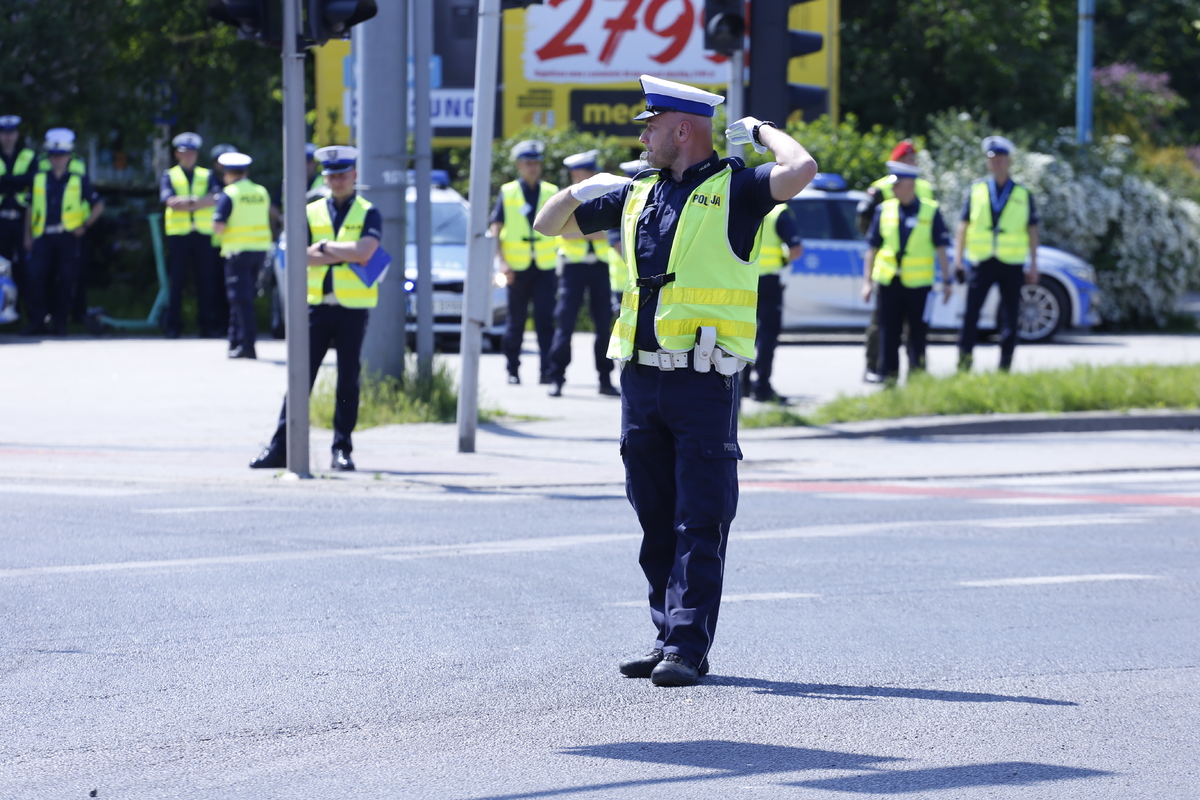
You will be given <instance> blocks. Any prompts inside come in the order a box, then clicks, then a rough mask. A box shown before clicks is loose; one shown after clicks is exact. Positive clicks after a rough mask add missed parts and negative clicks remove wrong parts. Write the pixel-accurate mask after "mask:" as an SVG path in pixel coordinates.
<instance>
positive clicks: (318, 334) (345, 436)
mask: <svg viewBox="0 0 1200 800" xmlns="http://www.w3.org/2000/svg"><path fill="white" fill-rule="evenodd" d="M366 333H367V309H365V308H342V307H341V306H309V307H308V391H309V393H311V392H312V387H313V384H314V383H316V380H317V371H318V370H319V369H320V368H321V362H322V361H324V360H325V354H326V353H328V352H329V348H330V347H332V348H334V350H335V351H336V352H337V390H336V394H335V395H334V397H335V400H336V405H335V406H334V409H333V449H334V450H345V451H346V452H347V453H349V452H350V451H352V450H353V449H354V445H353V444H352V443H351V441H350V434H351V433H353V431H354V426H355V425H357V424H358V380H359V377H360V375H361V374H362V361H361V357H362V343H363V337H364V336H365V335H366ZM271 447H272V448H285V447H287V398H286V397H285V398H283V408H282V409H280V411H279V425H278V426H277V427H276V428H275V435H274V436H273V437H271Z"/></svg>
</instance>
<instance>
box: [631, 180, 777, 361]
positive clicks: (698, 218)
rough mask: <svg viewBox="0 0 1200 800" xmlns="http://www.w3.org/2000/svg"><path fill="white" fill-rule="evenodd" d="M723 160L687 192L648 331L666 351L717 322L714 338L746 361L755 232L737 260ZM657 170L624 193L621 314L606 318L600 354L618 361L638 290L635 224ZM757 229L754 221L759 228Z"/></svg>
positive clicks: (754, 287) (752, 323) (751, 331)
mask: <svg viewBox="0 0 1200 800" xmlns="http://www.w3.org/2000/svg"><path fill="white" fill-rule="evenodd" d="M732 175H733V171H732V170H731V169H730V168H729V166H728V165H724V166H723V167H722V169H721V170H720V171H719V172H717V173H716V174H715V175H713V176H712V177H711V178H709V179H708V180H706V181H704V183H702V184H700V185H699V186H698V187H696V188H695V189H694V190H693V191H692V196H691V198H690V199H689V200H688V201H687V203H685V204H684V207H683V211H682V212H681V213H680V215H679V222H678V223H677V224H676V228H675V237H674V239H673V240H672V242H671V253H670V257H669V258H668V259H667V274H668V275H674V276H675V278H674V280H673V281H671V282H670V283H667V284H665V285H664V286H663V287H662V289H660V290H659V291H658V307H657V308H656V309H655V311H654V333H655V335H656V336H657V337H658V342H659V345H660V346H661V347H662V349H664V350H668V351H671V352H676V353H679V352H685V351H687V350H691V349H692V347H693V346H694V345H695V343H696V330H697V329H698V328H707V327H713V328H716V329H717V345H718V346H719V347H721V348H722V349H723V350H725V351H726V352H728V353H732V354H733V355H736V356H738V357H739V358H742V359H744V360H745V361H749V362H752V361H754V335H755V332H756V329H757V328H756V325H757V323H756V315H757V309H758V269H757V267H756V266H755V264H756V262H757V261H758V254H759V249H760V246H761V244H762V237H761V235H760V236H757V237H756V238H755V241H754V246H753V248H752V249H751V253H750V257H749V259H747V260H742V259H741V258H739V257H738V256H737V254H735V253H734V252H733V247H732V246H731V245H730V244H729V236H728V224H729V182H730V176H732ZM657 182H658V175H648V176H647V177H645V178H642V179H640V180H635V181H634V182H633V184H632V186H631V187H630V189H629V193H628V194H627V195H626V197H625V209H624V211H623V212H622V219H621V246H622V248H624V250H625V252H626V253H630V254H631V255H630V269H629V281H628V282H627V283H626V285H625V293H624V294H623V295H622V296H621V314H620V316H619V317H618V318H617V321H616V323H615V324H614V325H613V333H612V337H611V338H610V339H609V343H608V357H609V358H614V359H617V360H619V361H626V360H628V359H629V358H631V357H632V356H633V350H634V333H635V330H636V327H637V316H638V305H639V299H640V298H639V294H640V289H639V287H638V285H637V280H636V278H637V268H636V261H635V259H636V255H635V254H636V252H637V251H636V249H635V247H636V245H635V242H636V236H635V233H636V230H637V223H638V217H639V216H640V215H641V213H642V209H643V208H645V205H646V200H647V198H648V197H649V196H650V190H651V188H652V187H653V186H654V184H655V183H657ZM759 230H760V232H761V228H760V229H759Z"/></svg>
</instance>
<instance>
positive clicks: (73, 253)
mask: <svg viewBox="0 0 1200 800" xmlns="http://www.w3.org/2000/svg"><path fill="white" fill-rule="evenodd" d="M82 252H83V240H82V239H81V238H79V237H78V236H76V235H75V234H73V233H48V234H46V235H44V236H39V237H38V238H36V239H34V240H33V253H32V254H31V255H30V257H29V275H28V284H29V301H28V302H27V303H26V305H25V310H26V311H27V312H28V313H29V325H30V327H31V328H32V329H33V330H35V331H40V330H42V329H43V328H44V322H43V320H44V319H45V317H46V313H47V312H49V313H50V315H51V317H52V318H53V321H54V333H55V334H58V335H60V336H61V335H62V334H64V333H66V332H67V318H68V316H70V313H71V301H72V300H74V299H75V285H76V284H77V283H78V282H79V270H80V265H81V256H82ZM51 298H53V301H52V302H51ZM48 305H50V306H51V307H50V308H47V306H48Z"/></svg>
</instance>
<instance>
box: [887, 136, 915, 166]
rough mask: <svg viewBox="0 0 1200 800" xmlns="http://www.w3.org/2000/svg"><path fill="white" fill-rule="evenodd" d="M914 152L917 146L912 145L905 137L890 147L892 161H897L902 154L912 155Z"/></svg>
mask: <svg viewBox="0 0 1200 800" xmlns="http://www.w3.org/2000/svg"><path fill="white" fill-rule="evenodd" d="M915 152H917V148H915V147H913V144H912V142H910V141H908V140H907V139H905V140H904V141H903V142H901V143H900V144H898V145H896V146H895V147H893V148H892V161H899V160H900V159H901V158H903V157H904V156H908V155H912V154H913V153H915Z"/></svg>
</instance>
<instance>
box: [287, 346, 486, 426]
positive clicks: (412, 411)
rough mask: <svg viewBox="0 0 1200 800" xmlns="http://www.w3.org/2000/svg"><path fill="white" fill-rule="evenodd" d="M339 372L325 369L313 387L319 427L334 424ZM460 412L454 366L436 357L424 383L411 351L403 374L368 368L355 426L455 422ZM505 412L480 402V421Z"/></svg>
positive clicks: (312, 411) (314, 419)
mask: <svg viewBox="0 0 1200 800" xmlns="http://www.w3.org/2000/svg"><path fill="white" fill-rule="evenodd" d="M336 375H337V373H336V372H335V371H334V370H322V372H321V375H320V377H319V378H318V379H317V384H316V386H314V387H313V392H312V397H311V399H310V401H309V415H310V417H311V419H312V424H313V425H314V426H315V427H318V428H332V427H333V412H334V408H335V406H336V404H337V400H336V389H337V377H336ZM457 414H458V387H457V386H456V385H455V382H454V375H453V374H452V373H451V371H450V368H449V367H448V366H447V365H446V363H445V362H444V361H439V360H437V359H434V362H433V380H432V381H430V382H429V383H428V384H422V382H421V381H420V380H419V379H418V378H417V359H416V356H411V355H410V356H409V357H408V358H407V359H406V360H405V364H404V376H403V377H402V378H394V377H389V376H379V375H377V374H370V373H368V372H366V371H365V370H364V372H363V377H362V385H361V388H360V391H359V401H358V425H357V426H356V427H355V430H364V429H366V428H374V427H376V426H377V425H402V424H407V423H413V422H454V421H455V419H456V417H457ZM503 416H505V414H504V411H503V410H502V409H499V408H492V407H488V406H484V405H483V404H480V406H479V421H480V422H492V421H494V420H496V419H498V418H500V417H503Z"/></svg>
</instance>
